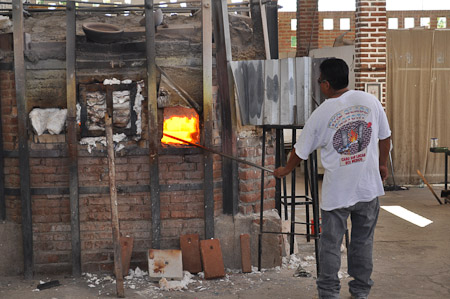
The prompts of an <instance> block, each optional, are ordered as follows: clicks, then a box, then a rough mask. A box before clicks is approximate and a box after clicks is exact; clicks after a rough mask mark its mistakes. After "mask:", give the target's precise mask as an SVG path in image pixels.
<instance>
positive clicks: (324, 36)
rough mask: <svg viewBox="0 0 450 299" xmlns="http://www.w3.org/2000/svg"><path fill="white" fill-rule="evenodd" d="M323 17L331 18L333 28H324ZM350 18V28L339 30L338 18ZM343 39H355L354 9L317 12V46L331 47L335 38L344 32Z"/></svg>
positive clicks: (352, 40)
mask: <svg viewBox="0 0 450 299" xmlns="http://www.w3.org/2000/svg"><path fill="white" fill-rule="evenodd" d="M324 19H333V29H332V30H325V29H324V26H323V20H324ZM341 19H350V30H341V26H340V20H341ZM344 33H345V35H344V40H348V41H351V42H354V40H355V12H354V11H333V12H331V11H321V12H319V48H325V47H333V44H334V41H335V39H336V38H337V37H338V36H340V35H342V34H344Z"/></svg>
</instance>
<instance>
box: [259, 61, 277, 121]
mask: <svg viewBox="0 0 450 299" xmlns="http://www.w3.org/2000/svg"><path fill="white" fill-rule="evenodd" d="M279 71H280V64H279V61H278V60H266V61H265V66H264V72H265V79H264V84H265V92H264V120H263V124H265V125H279V124H280V101H279V98H280V76H279Z"/></svg>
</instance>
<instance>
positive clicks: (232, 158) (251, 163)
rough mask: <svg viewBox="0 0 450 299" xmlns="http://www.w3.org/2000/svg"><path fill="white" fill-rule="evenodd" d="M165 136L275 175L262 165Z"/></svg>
mask: <svg viewBox="0 0 450 299" xmlns="http://www.w3.org/2000/svg"><path fill="white" fill-rule="evenodd" d="M163 135H165V136H167V137H170V138H172V139H175V140H178V141H181V142H184V143H187V144H189V145H193V146H196V147H199V148H201V149H204V150H207V151H209V152H211V153H214V154H217V155H221V156H222V157H225V158H228V159H231V160H235V161H237V162H240V163H244V164H247V165H250V166H253V167H256V168H259V169H261V170H265V171H267V172H270V173H273V170H271V169H269V168H266V167H262V166H260V165H258V164H255V163H253V162H249V161H247V160H243V159H239V158H236V157H233V156H230V155H227V154H224V153H221V152H218V151H215V150H213V149H211V148H207V147H206V146H203V145H200V144H197V143H193V142H189V141H187V140H184V139H181V138H178V137H175V136H172V135H169V134H166V133H163Z"/></svg>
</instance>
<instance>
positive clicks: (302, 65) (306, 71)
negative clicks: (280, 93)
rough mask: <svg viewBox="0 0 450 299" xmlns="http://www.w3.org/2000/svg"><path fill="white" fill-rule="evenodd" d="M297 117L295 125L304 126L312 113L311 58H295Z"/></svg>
mask: <svg viewBox="0 0 450 299" xmlns="http://www.w3.org/2000/svg"><path fill="white" fill-rule="evenodd" d="M295 73H296V90H297V94H296V97H297V100H296V102H297V118H296V119H295V125H301V126H304V125H305V123H306V120H307V119H308V118H309V116H310V115H311V110H310V109H311V103H310V99H311V88H310V87H311V58H309V57H297V58H295Z"/></svg>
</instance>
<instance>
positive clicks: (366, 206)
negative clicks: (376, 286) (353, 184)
mask: <svg viewBox="0 0 450 299" xmlns="http://www.w3.org/2000/svg"><path fill="white" fill-rule="evenodd" d="M379 210H380V204H379V202H378V198H375V199H374V200H372V201H370V202H359V203H357V204H355V205H354V206H351V207H348V208H343V209H336V210H332V211H324V210H322V234H321V235H320V241H319V262H320V274H319V277H318V278H317V289H318V292H319V297H320V298H339V291H340V289H341V285H340V281H339V278H338V272H339V269H340V267H341V251H340V248H341V244H342V238H343V236H344V234H345V231H346V229H347V218H348V216H350V219H351V221H352V232H351V239H350V240H351V241H350V246H349V248H348V274H349V275H350V276H351V277H353V278H354V280H352V281H350V282H349V288H350V293H351V294H352V295H354V296H355V297H360V296H361V297H364V296H368V295H369V292H370V288H371V287H372V285H373V281H372V280H371V279H370V276H371V274H372V269H373V262H372V249H373V235H374V230H375V225H376V223H377V219H378V213H379Z"/></svg>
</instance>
